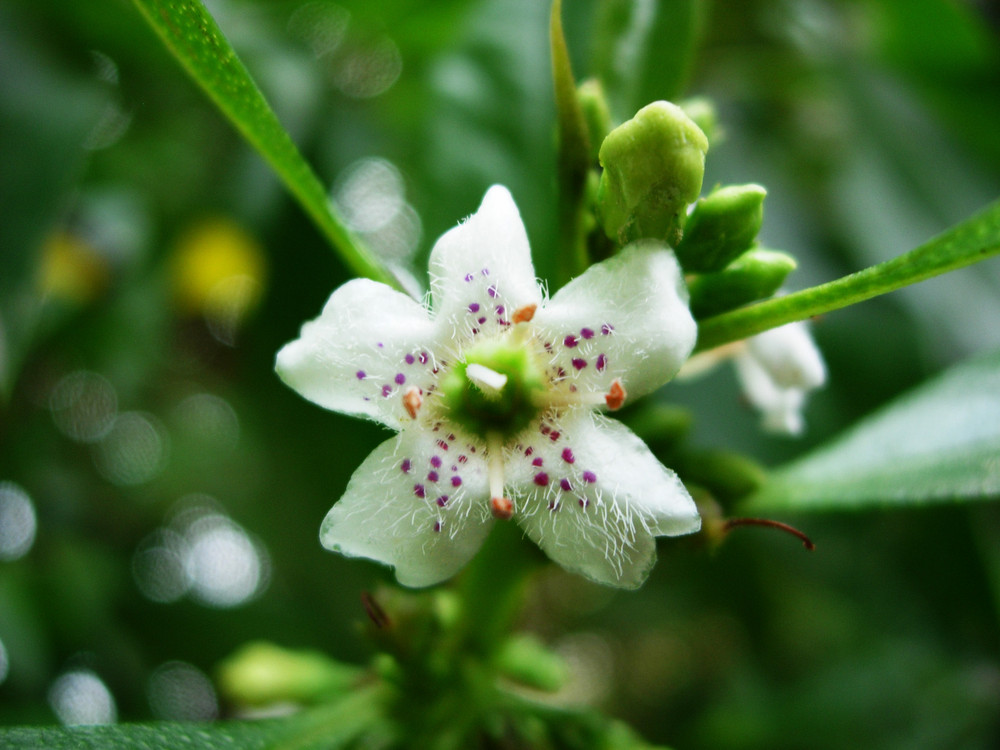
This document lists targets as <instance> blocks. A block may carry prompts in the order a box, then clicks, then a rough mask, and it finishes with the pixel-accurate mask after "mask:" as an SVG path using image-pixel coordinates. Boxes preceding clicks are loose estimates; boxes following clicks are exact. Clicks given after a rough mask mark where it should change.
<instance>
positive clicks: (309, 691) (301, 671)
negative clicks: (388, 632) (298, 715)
mask: <svg viewBox="0 0 1000 750" xmlns="http://www.w3.org/2000/svg"><path fill="white" fill-rule="evenodd" d="M361 673H362V670H361V669H359V668H358V667H354V666H350V665H347V664H341V663H340V662H337V661H334V660H333V659H330V658H329V657H328V656H326V655H325V654H322V653H320V652H318V651H291V650H289V649H285V648H281V647H280V646H276V645H274V644H273V643H268V642H266V641H256V642H253V643H248V644H246V645H245V646H243V647H242V648H241V649H240V650H239V651H237V652H236V653H235V654H233V655H232V656H230V657H229V658H228V659H226V660H225V661H224V662H223V663H222V664H221V665H220V667H219V675H218V677H219V679H218V683H219V689H220V690H221V692H222V694H223V695H224V696H226V698H228V699H229V700H232V701H235V702H236V703H240V704H243V705H249V706H264V705H268V704H271V703H284V702H292V703H313V702H316V701H317V700H320V699H323V698H324V697H326V696H329V695H331V694H333V693H337V692H343V691H346V690H348V689H350V688H351V687H352V686H353V685H354V683H355V682H356V681H357V680H358V677H359V676H360V675H361Z"/></svg>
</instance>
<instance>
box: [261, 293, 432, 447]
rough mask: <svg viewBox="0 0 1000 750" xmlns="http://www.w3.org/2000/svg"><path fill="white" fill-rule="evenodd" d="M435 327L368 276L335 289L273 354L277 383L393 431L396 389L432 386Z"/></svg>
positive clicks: (399, 406) (398, 416)
mask: <svg viewBox="0 0 1000 750" xmlns="http://www.w3.org/2000/svg"><path fill="white" fill-rule="evenodd" d="M435 334H436V327H435V325H434V323H433V322H432V321H431V319H430V316H429V315H428V314H427V310H426V309H425V308H424V307H422V306H421V305H420V303H418V302H416V301H414V300H413V299H411V298H410V297H408V296H407V295H405V294H403V293H401V292H397V291H395V290H393V289H391V288H389V287H388V286H385V285H384V284H379V283H377V282H374V281H370V280H368V279H354V280H353V281H349V282H347V283H346V284H344V285H343V286H341V287H340V288H338V289H337V290H336V291H335V292H334V293H333V294H332V295H331V296H330V299H329V300H328V301H327V303H326V305H325V306H324V307H323V312H322V313H321V314H320V316H319V317H318V318H316V319H315V320H313V321H310V322H307V323H306V324H304V325H303V326H302V330H301V332H300V334H299V338H297V339H296V340H295V341H292V342H290V343H288V344H286V345H285V346H284V347H283V348H282V349H281V351H279V352H278V356H277V363H276V366H275V369H276V370H277V372H278V375H279V376H280V377H281V379H282V380H284V381H285V383H287V384H288V385H289V386H291V387H292V388H293V389H295V390H296V391H298V393H299V394H301V395H302V396H304V397H306V398H307V399H309V400H310V401H312V402H314V403H316V404H319V405H320V406H323V407H325V408H327V409H331V410H333V411H338V412H341V413H343V414H354V415H363V416H367V417H370V418H372V419H375V420H377V421H379V422H381V423H383V424H385V425H386V426H388V427H391V428H393V429H399V427H400V423H401V422H402V421H403V420H404V419H406V417H407V414H406V409H405V407H404V405H403V399H402V394H403V393H404V392H405V391H406V390H407V389H408V388H410V387H412V386H414V385H415V386H417V387H418V388H421V389H423V390H427V389H428V388H429V387H430V385H431V384H432V383H433V368H434V360H435V356H436V355H435V350H436V349H437V348H439V343H438V342H437V341H436V339H435Z"/></svg>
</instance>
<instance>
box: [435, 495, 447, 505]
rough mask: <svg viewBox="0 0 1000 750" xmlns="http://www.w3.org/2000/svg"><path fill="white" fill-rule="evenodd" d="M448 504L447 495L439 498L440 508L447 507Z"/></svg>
mask: <svg viewBox="0 0 1000 750" xmlns="http://www.w3.org/2000/svg"><path fill="white" fill-rule="evenodd" d="M447 502H448V496H447V495H441V497H439V498H438V499H437V504H438V505H439V506H441V507H442V508H443V507H444V506H445V504H446V503H447Z"/></svg>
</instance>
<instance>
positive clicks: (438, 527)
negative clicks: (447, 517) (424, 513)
mask: <svg viewBox="0 0 1000 750" xmlns="http://www.w3.org/2000/svg"><path fill="white" fill-rule="evenodd" d="M434 531H441V522H440V521H435V522H434Z"/></svg>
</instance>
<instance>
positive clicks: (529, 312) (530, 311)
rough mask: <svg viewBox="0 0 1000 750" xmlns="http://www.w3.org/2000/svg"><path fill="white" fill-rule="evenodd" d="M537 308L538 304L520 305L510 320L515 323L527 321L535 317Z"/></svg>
mask: <svg viewBox="0 0 1000 750" xmlns="http://www.w3.org/2000/svg"><path fill="white" fill-rule="evenodd" d="M537 309H538V305H525V306H524V307H519V308H517V309H516V310H515V311H514V315H513V316H512V317H511V319H510V320H511V322H512V323H514V324H515V325H516V324H518V323H527V322H528V321H529V320H531V319H532V318H533V317H535V310H537Z"/></svg>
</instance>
